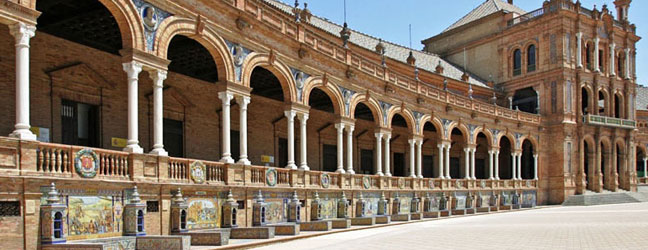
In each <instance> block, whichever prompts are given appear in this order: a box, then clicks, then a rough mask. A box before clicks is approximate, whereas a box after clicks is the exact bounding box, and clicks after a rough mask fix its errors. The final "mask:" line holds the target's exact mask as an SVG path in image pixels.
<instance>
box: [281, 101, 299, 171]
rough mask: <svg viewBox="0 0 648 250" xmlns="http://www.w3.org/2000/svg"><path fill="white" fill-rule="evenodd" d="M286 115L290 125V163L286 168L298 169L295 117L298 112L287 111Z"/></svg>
mask: <svg viewBox="0 0 648 250" xmlns="http://www.w3.org/2000/svg"><path fill="white" fill-rule="evenodd" d="M284 115H285V116H286V120H287V122H286V123H287V124H288V163H287V165H286V168H288V169H297V165H295V115H297V112H296V111H294V110H286V111H284Z"/></svg>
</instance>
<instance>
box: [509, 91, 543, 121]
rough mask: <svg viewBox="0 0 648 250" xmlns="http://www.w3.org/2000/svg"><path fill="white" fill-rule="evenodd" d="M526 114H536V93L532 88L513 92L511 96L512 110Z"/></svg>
mask: <svg viewBox="0 0 648 250" xmlns="http://www.w3.org/2000/svg"><path fill="white" fill-rule="evenodd" d="M515 107H517V108H518V109H519V110H520V111H524V112H527V113H533V114H537V113H538V93H536V91H535V90H533V88H532V87H528V88H523V89H519V90H516V91H515V95H513V108H515Z"/></svg>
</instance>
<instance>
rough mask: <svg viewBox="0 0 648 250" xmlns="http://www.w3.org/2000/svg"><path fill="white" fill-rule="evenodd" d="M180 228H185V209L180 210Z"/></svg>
mask: <svg viewBox="0 0 648 250" xmlns="http://www.w3.org/2000/svg"><path fill="white" fill-rule="evenodd" d="M180 229H187V210H184V209H183V210H182V211H181V212H180Z"/></svg>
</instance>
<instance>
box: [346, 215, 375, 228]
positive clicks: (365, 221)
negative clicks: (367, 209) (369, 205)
mask: <svg viewBox="0 0 648 250" xmlns="http://www.w3.org/2000/svg"><path fill="white" fill-rule="evenodd" d="M375 224H376V218H375V217H373V216H372V217H356V218H351V225H354V226H372V225H375Z"/></svg>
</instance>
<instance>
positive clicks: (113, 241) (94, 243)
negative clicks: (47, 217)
mask: <svg viewBox="0 0 648 250" xmlns="http://www.w3.org/2000/svg"><path fill="white" fill-rule="evenodd" d="M136 244H137V237H135V236H123V237H110V238H101V239H92V240H77V241H68V242H66V243H62V244H51V245H42V246H41V249H43V250H45V249H52V250H63V249H74V250H104V249H124V250H135V249H136V246H137V245H136Z"/></svg>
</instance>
